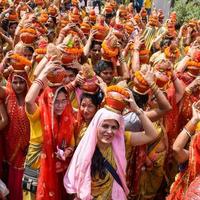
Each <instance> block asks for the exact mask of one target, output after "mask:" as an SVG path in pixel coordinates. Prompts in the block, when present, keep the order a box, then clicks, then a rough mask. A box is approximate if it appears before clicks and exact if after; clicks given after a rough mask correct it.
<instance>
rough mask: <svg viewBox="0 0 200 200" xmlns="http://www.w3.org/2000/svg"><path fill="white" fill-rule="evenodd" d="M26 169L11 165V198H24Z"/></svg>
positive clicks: (9, 183) (9, 181) (19, 199)
mask: <svg viewBox="0 0 200 200" xmlns="http://www.w3.org/2000/svg"><path fill="white" fill-rule="evenodd" d="M23 174H24V170H23V169H22V170H19V169H15V168H13V167H12V166H11V165H10V166H9V175H8V188H9V192H10V194H9V200H22V177H23Z"/></svg>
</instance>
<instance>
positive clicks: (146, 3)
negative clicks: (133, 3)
mask: <svg viewBox="0 0 200 200" xmlns="http://www.w3.org/2000/svg"><path fill="white" fill-rule="evenodd" d="M151 6H152V0H144V7H145V8H147V9H149V8H151Z"/></svg>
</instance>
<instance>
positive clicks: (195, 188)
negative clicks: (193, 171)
mask: <svg viewBox="0 0 200 200" xmlns="http://www.w3.org/2000/svg"><path fill="white" fill-rule="evenodd" d="M199 199H200V176H198V177H196V178H195V180H194V181H193V182H192V183H191V184H190V186H189V188H188V191H187V194H186V196H185V200H199Z"/></svg>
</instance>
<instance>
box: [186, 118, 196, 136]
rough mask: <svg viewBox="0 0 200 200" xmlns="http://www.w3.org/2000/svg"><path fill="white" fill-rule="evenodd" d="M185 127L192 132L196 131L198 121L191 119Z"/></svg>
mask: <svg viewBox="0 0 200 200" xmlns="http://www.w3.org/2000/svg"><path fill="white" fill-rule="evenodd" d="M185 129H187V130H188V131H189V132H190V133H191V134H193V133H194V132H195V129H196V123H195V124H194V123H193V122H192V121H191V120H190V121H189V122H188V123H187V124H186V125H185Z"/></svg>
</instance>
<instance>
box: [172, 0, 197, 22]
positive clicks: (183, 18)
mask: <svg viewBox="0 0 200 200" xmlns="http://www.w3.org/2000/svg"><path fill="white" fill-rule="evenodd" d="M172 10H173V11H176V13H177V21H178V23H180V24H183V23H184V22H187V21H188V20H190V19H193V18H196V19H200V1H199V0H175V1H174V7H173V8H172Z"/></svg>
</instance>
